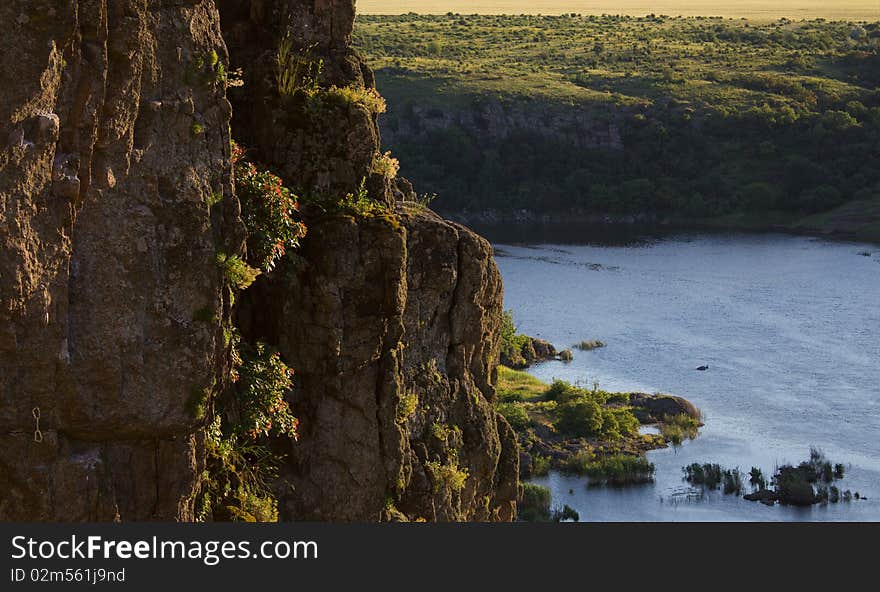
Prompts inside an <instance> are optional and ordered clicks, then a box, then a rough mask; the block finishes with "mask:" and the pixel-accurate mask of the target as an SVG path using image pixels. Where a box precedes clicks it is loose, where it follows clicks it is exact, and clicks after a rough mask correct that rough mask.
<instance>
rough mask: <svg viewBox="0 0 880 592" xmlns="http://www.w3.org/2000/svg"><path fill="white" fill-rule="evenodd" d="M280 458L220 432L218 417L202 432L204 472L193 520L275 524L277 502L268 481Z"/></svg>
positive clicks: (221, 429) (221, 423)
mask: <svg viewBox="0 0 880 592" xmlns="http://www.w3.org/2000/svg"><path fill="white" fill-rule="evenodd" d="M279 462H280V459H279V458H278V457H276V456H275V455H273V454H272V452H271V451H270V450H269V449H268V448H267V447H265V446H260V445H256V444H252V443H247V442H242V441H241V440H240V439H238V438H237V437H236V436H235V435H234V434H230V433H229V431H228V430H227V429H224V427H223V422H222V420H221V418H220V416H217V417H215V418H214V421H212V422H211V423H210V424H208V426H207V428H206V430H205V471H204V473H203V475H202V487H201V491H200V492H199V496H198V498H197V500H196V519H197V520H199V521H201V522H207V521H232V522H276V521H277V520H278V503H277V501H276V500H275V498H274V496H273V494H272V492H271V490H270V488H269V485H268V483H269V481H270V480H271V479H273V478H274V477H275V475H276V474H277V470H278V465H279Z"/></svg>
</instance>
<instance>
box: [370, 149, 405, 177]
mask: <svg viewBox="0 0 880 592" xmlns="http://www.w3.org/2000/svg"><path fill="white" fill-rule="evenodd" d="M372 170H373V172H374V173H376V174H379V175H382V176H383V177H387V178H388V179H394V178H396V177H397V172H398V171H399V170H400V161H399V160H397V159H396V158H394V157H392V156H391V152H390V151H389V152H385V153H384V154H378V155H376V156H375V157H374V158H373V166H372Z"/></svg>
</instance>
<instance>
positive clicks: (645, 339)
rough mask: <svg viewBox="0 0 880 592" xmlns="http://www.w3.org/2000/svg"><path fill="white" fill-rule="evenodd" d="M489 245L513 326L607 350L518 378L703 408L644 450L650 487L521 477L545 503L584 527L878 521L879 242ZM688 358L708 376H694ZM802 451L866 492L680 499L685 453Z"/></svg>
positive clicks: (772, 238) (747, 457)
mask: <svg viewBox="0 0 880 592" xmlns="http://www.w3.org/2000/svg"><path fill="white" fill-rule="evenodd" d="M483 231H484V232H487V234H488V236H489V237H490V239H493V237H492V233H491V232H490V231H486V230H483ZM497 238H498V236H497V235H496V237H495V239H497ZM505 240H509V238H507V239H505ZM582 242H587V241H586V240H583V241H582ZM496 249H497V251H498V253H497V255H498V256H497V261H498V265H499V267H500V269H501V273H502V275H503V276H504V285H505V307H506V308H511V309H513V311H514V316H515V318H516V321H517V324H518V325H519V328H520V330H521V331H523V332H525V333H528V334H531V335H535V336H538V337H542V338H544V339H547V340H549V341H550V342H552V343H554V344H555V345H556V346H557V347H558V348H564V347H570V346H571V344H573V343H576V342H579V341H580V340H582V339H601V340H602V341H604V342H605V343H606V344H607V347H605V348H603V349H598V350H594V351H591V352H581V351H578V350H574V360H573V361H572V362H571V363H567V364H565V363H562V362H548V363H545V364H542V365H539V366H537V367H535V368H534V369H533V370H531V372H532V373H533V374H534V375H536V376H537V377H539V378H541V379H543V380H547V381H549V380H552V379H553V378H561V379H564V380H568V381H572V382H579V381H580V382H583V383H586V384H592V383H593V382H594V381H597V382H598V383H599V384H600V385H601V386H602V387H603V388H605V389H608V390H614V391H644V392H665V393H673V394H676V395H681V396H683V397H685V398H687V399H689V400H691V401H692V402H694V403H695V404H696V405H697V406H698V407H700V408H701V409H702V411H703V414H704V416H705V422H706V426H705V427H704V428H703V429H702V430H701V434H700V436H699V437H698V438H697V440H695V441H693V442H687V443H685V444H684V445H683V446H682V447H680V448H679V449H677V450H675V449H671V448H670V449H666V450H660V451H655V452H651V453H649V455H648V456H649V459H650V460H651V461H652V462H653V463H655V465H656V467H657V472H656V480H655V483H654V484H652V485H646V486H640V487H635V488H628V489H611V488H588V487H586V485H585V481H584V479H583V478H578V477H568V476H564V475H560V474H555V473H554V474H551V475H549V476H548V477H545V478H541V479H536V480H535V482H537V483H540V484H543V485H547V486H548V487H550V489H551V491H552V494H553V500H554V503H555V504H560V505H561V504H563V503H565V504H568V505H570V506H572V507H573V508H575V509H576V510H577V511H578V512H579V513H580V515H581V519H582V520H589V521H607V520H628V521H657V520H762V521H763V520H863V521H880V248H878V247H872V246H870V245H856V244H851V243H834V242H828V241H823V240H819V239H812V238H804V237H792V236H779V235H679V236H671V237H667V238H660V239H657V238H651V239H649V240H646V241H642V242H637V243H635V244H631V245H629V246H603V245H584V244H581V245H572V244H564V245H554V244H540V245H528V244H522V243H519V244H503V243H501V242H496ZM865 251H867V252H869V253H871V254H872V256H871V257H865V256H862V255H860V253H862V252H865ZM703 364H707V365H709V370H708V371H707V372H697V371H696V370H695V368H696V367H697V366H700V365H703ZM811 445H812V446H817V447H819V448H821V449H822V450H823V451H824V452H825V453H826V455H827V456H828V457H829V458H830V459H831V460H832V461H834V462H843V463H845V464H848V465H851V467H849V471H848V473H847V476H846V478H845V479H844V480H843V481H842V483H841V485H842V487H841V489H852V490H853V491H859V492H860V493H862V494H863V495H865V496H867V497H868V499H867V500H866V501H859V502H852V503H850V504H837V505H828V506H814V507H812V508H808V509H794V508H783V507H779V506H775V507H766V506H763V505H761V504H758V503H752V502H747V501H745V500H742V499H737V498H735V497H733V496H722V495H720V494H715V493H712V494H709V495H707V496H705V497H703V498H702V499H693V497H694V496H693V495H689V494H692V493H693V491H692V490H690V489H689V488H688V487H687V485H686V484H685V483H683V482H682V479H681V467H682V466H684V465H687V464H689V463H691V462H717V463H720V464H722V465H727V466H730V467H736V466H738V467H740V468H741V469H743V470H745V471H748V469H749V468H750V467H751V466H753V465H754V466H759V467H762V468H763V469H764V472H765V474H769V473H772V472H773V469H774V467H775V466H776V465H778V464H782V463H786V462H790V463H797V462H800V461H801V460H805V459H806V458H807V457H808V455H809V447H810V446H811Z"/></svg>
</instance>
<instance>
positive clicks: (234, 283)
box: [216, 251, 260, 290]
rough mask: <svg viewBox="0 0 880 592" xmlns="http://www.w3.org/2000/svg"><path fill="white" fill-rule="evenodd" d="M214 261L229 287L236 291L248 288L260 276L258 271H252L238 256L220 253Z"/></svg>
mask: <svg viewBox="0 0 880 592" xmlns="http://www.w3.org/2000/svg"><path fill="white" fill-rule="evenodd" d="M216 260H217V265H219V266H220V269H221V270H222V271H223V276H224V277H225V278H226V281H227V282H228V284H229V286H230V287H231V288H234V289H236V290H244V289H246V288H248V287H249V286H250V285H251V284H252V283H254V280H255V279H257V276H259V275H260V270H259V269H254V268H253V267H251V266H250V265H248V264H247V263H245V262H244V260H243V259H242V258H241V257H239V256H238V255H227V254H226V253H224V252H222V251H220V252H218V253H217V255H216Z"/></svg>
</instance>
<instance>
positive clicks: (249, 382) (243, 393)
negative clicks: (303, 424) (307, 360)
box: [235, 343, 299, 440]
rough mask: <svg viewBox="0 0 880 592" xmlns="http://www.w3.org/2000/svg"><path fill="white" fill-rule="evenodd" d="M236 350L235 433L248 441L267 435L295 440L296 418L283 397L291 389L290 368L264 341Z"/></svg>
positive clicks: (291, 375) (297, 421) (291, 373)
mask: <svg viewBox="0 0 880 592" xmlns="http://www.w3.org/2000/svg"><path fill="white" fill-rule="evenodd" d="M240 351H241V365H240V367H239V368H238V370H237V375H238V380H237V383H238V384H237V388H236V391H237V393H238V395H237V398H236V406H237V408H238V416H239V419H238V422H237V423H236V424H235V433H236V434H237V435H239V436H241V437H242V438H248V439H250V440H256V439H257V438H259V437H260V436H270V435H272V436H280V437H288V438H294V439H295V438H296V435H297V434H296V427H297V425H298V424H299V420H297V419H296V418H295V417H294V416H293V414H292V412H291V410H290V404H289V403H288V402H287V400H286V397H287V396H288V394H289V393H290V392H291V390H292V388H293V370H292V369H291V368H289V367H288V366H287V365H286V364H285V363H284V362H283V361H282V360H281V354H279V353H278V352H277V351H276V350H273V349H271V348H270V347H269V346H267V345H266V344H265V343H257V344H256V345H255V346H241V350H240Z"/></svg>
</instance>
